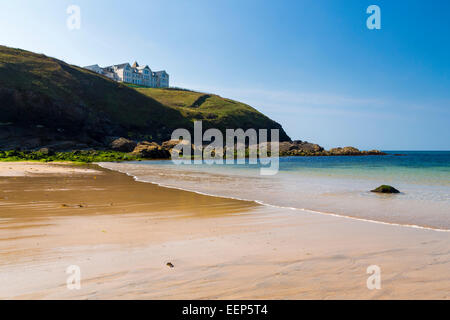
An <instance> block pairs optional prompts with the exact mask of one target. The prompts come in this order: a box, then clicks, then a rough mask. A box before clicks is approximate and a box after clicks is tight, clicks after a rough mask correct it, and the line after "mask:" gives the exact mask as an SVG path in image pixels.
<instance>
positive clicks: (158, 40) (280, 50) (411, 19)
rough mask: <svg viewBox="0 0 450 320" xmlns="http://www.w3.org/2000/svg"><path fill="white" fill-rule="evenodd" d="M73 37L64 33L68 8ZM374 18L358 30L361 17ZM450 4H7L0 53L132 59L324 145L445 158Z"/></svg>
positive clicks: (2, 6) (103, 61)
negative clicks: (375, 26) (76, 17)
mask: <svg viewBox="0 0 450 320" xmlns="http://www.w3.org/2000/svg"><path fill="white" fill-rule="evenodd" d="M71 4H75V5H78V6H80V8H81V29H80V30H72V31H71V30H69V29H68V28H67V27H66V20H67V17H68V15H67V13H66V9H67V7H68V5H71ZM371 4H376V5H378V6H379V7H380V9H381V30H369V29H368V28H367V27H366V19H367V17H368V16H369V15H368V14H367V13H366V8H367V7H368V6H369V5H371ZM449 12H450V1H446V0H442V1H439V0H435V1H413V0H408V1H407V0H405V1H401V0H396V1H380V0H370V1H364V0H345V1H337V0H334V1H331V0H330V1H325V0H322V1H320V0H304V1H301V0H293V1H261V0H254V1H253V0H252V1H250V0H249V1H247V0H239V1H235V0H226V1H225V0H217V1H209V0H205V1H197V0H190V1H187V0H185V1H148V0H147V1H143V0H141V1H137V0H128V1H121V0H95V1H92V0H70V1H63V0H58V1H57V0H40V1H36V0H15V1H2V2H1V3H0V44H2V45H7V46H11V47H18V48H23V49H27V50H31V51H34V52H41V53H45V54H47V55H49V56H53V57H57V58H59V59H62V60H65V61H67V62H68V63H72V64H75V65H81V66H83V65H89V64H95V63H98V64H100V65H102V66H103V65H110V64H115V63H121V62H127V61H129V62H133V61H134V60H137V61H138V62H140V63H141V64H148V65H149V66H150V67H151V68H152V69H153V70H160V69H165V70H167V71H168V73H169V74H170V75H171V85H173V86H179V87H185V88H190V89H195V90H200V91H204V92H213V93H217V94H220V95H222V96H224V97H228V98H233V99H236V100H240V101H243V102H246V103H248V104H250V105H252V106H253V107H255V108H257V109H258V110H260V111H262V112H263V113H265V114H266V115H268V116H270V117H271V118H273V119H274V120H276V121H278V122H280V123H281V124H282V125H283V127H284V128H285V130H286V132H287V133H288V134H289V135H290V136H291V137H292V138H294V139H301V140H307V141H311V142H316V143H319V144H320V145H323V146H324V147H327V148H329V147H334V146H346V145H352V146H356V147H359V148H362V149H370V148H378V149H383V150H450V142H449V141H450V139H449V137H450V123H449V122H450V121H449V119H450V19H449V18H448V14H449Z"/></svg>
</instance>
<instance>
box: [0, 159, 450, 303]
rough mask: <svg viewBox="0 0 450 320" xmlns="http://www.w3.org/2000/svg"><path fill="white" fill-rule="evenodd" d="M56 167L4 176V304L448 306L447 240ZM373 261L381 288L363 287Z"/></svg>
mask: <svg viewBox="0 0 450 320" xmlns="http://www.w3.org/2000/svg"><path fill="white" fill-rule="evenodd" d="M32 165H36V164H34V163H33V164H32ZM1 166H2V164H1V163H0V167H1ZM38 166H43V167H54V165H52V164H39V165H38ZM58 166H59V165H58ZM61 166H62V167H66V166H67V168H69V169H68V170H66V171H65V173H64V174H61V173H60V172H59V173H53V174H52V173H49V172H44V171H42V173H38V174H37V173H35V172H33V171H31V175H29V176H15V177H11V176H10V177H6V178H5V177H2V178H1V184H0V185H1V186H2V188H1V190H2V193H1V194H0V235H1V236H0V252H2V253H1V256H2V259H0V260H1V261H2V262H1V263H0V283H1V284H2V285H1V286H0V298H4V299H12V298H14V299H23V298H33V299H58V298H61V299H102V298H104V299H116V298H124V299H183V298H184V299H208V298H209V299H311V298H319V299H327V298H334V299H352V298H356V299H385V298H393V299H404V298H415V299H428V298H435V299H449V296H448V288H450V280H449V279H450V277H449V273H448V270H450V268H449V266H450V253H449V252H448V247H449V246H450V239H449V237H448V234H447V233H445V232H433V231H432V230H423V229H415V228H398V227H396V226H392V225H384V224H376V223H369V222H364V221H355V220H353V219H342V218H341V217H339V218H338V217H334V216H332V215H328V214H325V215H319V214H317V213H311V212H307V211H305V212H295V213H294V212H292V210H287V209H284V208H277V207H267V206H264V205H260V204H257V203H249V202H248V201H240V200H233V199H228V198H218V197H213V196H206V195H201V194H196V193H193V192H190V191H181V190H175V189H173V190H171V189H168V188H165V187H161V186H157V185H155V184H152V183H147V182H136V181H134V180H133V178H132V177H130V176H127V175H125V174H123V173H119V172H114V171H110V170H107V169H103V168H101V167H100V166H98V167H97V166H94V165H90V166H87V167H88V168H84V169H89V170H96V168H98V169H97V170H96V172H90V171H88V172H73V171H71V170H72V168H73V166H71V165H61ZM77 168H80V166H79V165H77ZM48 170H49V169H48ZM50 171H51V170H50ZM1 172H2V171H1V170H0V173H1ZM98 172H100V173H98ZM0 175H1V174H0ZM94 177H95V178H94ZM19 190H22V191H21V192H19ZM6 191H7V192H6ZM5 195H6V196H7V197H8V199H6V201H5V199H4V198H5ZM5 202H8V203H5ZM62 204H66V205H67V207H62ZM78 204H81V205H82V207H76V206H77V205H78ZM74 226H76V228H74ZM168 262H171V263H173V264H174V266H175V267H174V268H173V269H170V268H168V267H167V266H166V265H165V264H166V263H168ZM73 264H79V265H80V267H81V270H82V275H83V276H82V279H83V280H82V289H81V290H68V289H66V288H65V281H66V278H67V275H66V274H65V268H66V267H67V266H68V265H73ZM373 264H376V265H380V267H381V270H382V274H383V278H382V279H383V282H382V290H368V289H367V288H366V285H365V282H366V279H367V277H368V276H369V275H367V274H366V268H367V267H368V266H369V265H373Z"/></svg>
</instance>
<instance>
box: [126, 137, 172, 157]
mask: <svg viewBox="0 0 450 320" xmlns="http://www.w3.org/2000/svg"><path fill="white" fill-rule="evenodd" d="M132 154H134V155H136V156H139V157H141V158H149V159H168V158H170V152H169V151H168V150H167V149H165V148H163V147H162V146H160V145H159V144H157V143H156V142H148V141H142V142H139V143H138V144H137V146H136V147H135V148H134V150H133V152H132Z"/></svg>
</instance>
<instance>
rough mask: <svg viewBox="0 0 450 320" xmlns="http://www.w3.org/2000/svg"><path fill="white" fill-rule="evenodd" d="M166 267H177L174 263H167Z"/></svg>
mask: <svg viewBox="0 0 450 320" xmlns="http://www.w3.org/2000/svg"><path fill="white" fill-rule="evenodd" d="M166 266H168V267H169V268H175V266H174V265H173V264H172V262H167V263H166Z"/></svg>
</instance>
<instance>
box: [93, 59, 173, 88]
mask: <svg viewBox="0 0 450 320" xmlns="http://www.w3.org/2000/svg"><path fill="white" fill-rule="evenodd" d="M84 68H85V69H88V70H91V71H94V72H96V73H98V74H102V75H104V76H107V77H108V78H110V79H112V80H114V81H118V82H125V83H132V84H136V85H140V86H146V87H152V88H168V87H169V74H168V73H167V72H166V71H164V70H163V71H156V72H153V71H152V70H151V69H150V68H149V66H145V67H142V66H140V65H139V64H138V63H137V62H135V63H134V64H133V65H132V66H130V64H129V63H122V64H116V65H113V66H109V67H105V68H102V67H100V66H99V65H98V64H95V65H92V66H87V67H84Z"/></svg>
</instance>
